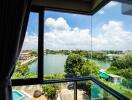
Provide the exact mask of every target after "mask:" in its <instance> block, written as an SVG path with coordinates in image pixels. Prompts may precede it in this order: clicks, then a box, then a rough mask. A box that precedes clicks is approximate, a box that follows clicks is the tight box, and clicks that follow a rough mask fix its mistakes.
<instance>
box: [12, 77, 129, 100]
mask: <svg viewBox="0 0 132 100" xmlns="http://www.w3.org/2000/svg"><path fill="white" fill-rule="evenodd" d="M82 81H83V82H86V81H92V82H93V83H94V84H96V85H98V87H100V88H101V89H103V91H106V92H107V93H108V94H110V97H113V98H115V99H117V100H129V98H127V97H125V96H124V95H122V94H120V93H118V92H117V91H115V90H113V89H112V88H110V87H108V86H107V85H105V84H104V83H102V82H100V81H99V80H97V79H96V78H94V77H81V78H68V79H61V80H43V81H40V80H38V79H15V80H12V85H13V86H22V85H35V84H54V83H65V82H74V100H77V89H78V82H82ZM91 88H92V87H91ZM92 91H93V92H94V89H93V90H92ZM90 98H91V99H92V96H91V97H90ZM101 99H102V100H106V97H105V96H104V97H102V98H101ZM92 100H94V99H92ZM96 100H97V99H96ZM107 100H111V99H110V98H109V97H108V96H107Z"/></svg>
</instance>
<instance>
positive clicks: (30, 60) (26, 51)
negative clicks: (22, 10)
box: [12, 13, 38, 79]
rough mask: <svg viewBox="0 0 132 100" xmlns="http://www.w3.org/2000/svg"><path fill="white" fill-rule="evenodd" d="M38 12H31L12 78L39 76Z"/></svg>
mask: <svg viewBox="0 0 132 100" xmlns="http://www.w3.org/2000/svg"><path fill="white" fill-rule="evenodd" d="M37 48H38V14H37V13H30V16H29V21H28V27H27V31H26V36H25V40H24V43H23V46H22V50H21V52H20V55H19V57H18V60H17V62H16V68H15V72H14V73H13V76H12V79H22V78H37V71H38V67H37V55H38V50H37Z"/></svg>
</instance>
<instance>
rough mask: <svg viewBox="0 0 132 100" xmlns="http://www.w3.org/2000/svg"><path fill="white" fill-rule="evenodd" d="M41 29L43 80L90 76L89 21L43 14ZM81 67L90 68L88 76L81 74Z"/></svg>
mask: <svg viewBox="0 0 132 100" xmlns="http://www.w3.org/2000/svg"><path fill="white" fill-rule="evenodd" d="M44 28H45V33H44V77H45V79H48V77H49V76H53V77H52V78H53V79H63V78H73V77H80V76H89V75H90V69H91V68H90V67H91V63H90V64H89V63H86V62H88V59H89V58H90V56H91V31H90V29H91V17H90V16H84V15H79V14H71V13H62V12H53V11H45V27H44ZM83 65H84V66H86V65H88V66H89V70H88V71H89V72H88V73H87V72H86V73H81V71H80V70H81V69H82V66H83ZM85 69H86V68H85ZM85 69H82V70H85Z"/></svg>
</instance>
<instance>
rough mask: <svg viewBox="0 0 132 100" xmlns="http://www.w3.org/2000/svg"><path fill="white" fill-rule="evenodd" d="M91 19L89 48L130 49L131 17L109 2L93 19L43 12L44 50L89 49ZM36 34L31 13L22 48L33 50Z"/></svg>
mask: <svg viewBox="0 0 132 100" xmlns="http://www.w3.org/2000/svg"><path fill="white" fill-rule="evenodd" d="M91 17H92V25H93V27H92V29H93V30H92V32H93V33H92V34H93V37H92V42H93V43H92V44H93V49H95V50H104V49H111V50H131V49H132V48H131V47H130V46H129V45H130V44H131V43H132V40H131V38H132V29H131V27H132V23H130V22H132V17H131V16H128V15H122V13H121V4H120V3H117V2H111V3H109V4H108V5H106V6H105V7H104V8H102V9H101V10H100V11H98V12H97V13H96V14H95V15H94V16H86V15H78V14H69V13H60V12H52V11H45V48H48V49H85V50H90V49H91V47H90V43H91V29H90V28H91ZM61 33H62V34H61ZM37 34H38V14H36V13H31V14H30V18H29V24H28V29H27V35H26V39H25V42H24V46H23V48H24V49H35V48H37V43H36V42H37ZM35 39H36V40H35ZM30 40H32V41H30ZM112 40H113V41H112ZM34 41H35V42H34ZM30 42H31V43H30ZM33 42H34V43H33Z"/></svg>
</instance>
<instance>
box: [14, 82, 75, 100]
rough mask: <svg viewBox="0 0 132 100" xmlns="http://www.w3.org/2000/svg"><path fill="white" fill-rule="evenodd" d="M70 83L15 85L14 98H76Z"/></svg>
mask: <svg viewBox="0 0 132 100" xmlns="http://www.w3.org/2000/svg"><path fill="white" fill-rule="evenodd" d="M68 84H69V83H55V84H45V85H27V86H13V90H12V91H13V100H20V99H21V100H74V90H73V89H68V87H67V85H68Z"/></svg>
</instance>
